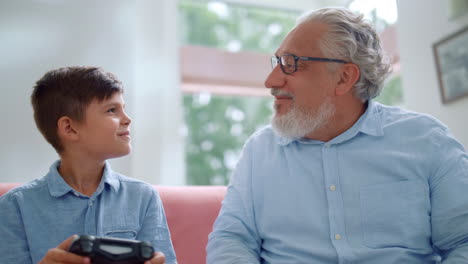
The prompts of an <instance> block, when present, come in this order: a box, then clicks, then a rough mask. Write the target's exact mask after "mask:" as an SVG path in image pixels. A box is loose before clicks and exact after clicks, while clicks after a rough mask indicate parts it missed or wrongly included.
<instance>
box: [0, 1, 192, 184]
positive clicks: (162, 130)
mask: <svg viewBox="0 0 468 264" xmlns="http://www.w3.org/2000/svg"><path fill="white" fill-rule="evenodd" d="M155 3H157V4H155ZM175 14H176V1H173V0H158V1H151V0H147V1H146V0H118V1H117V0H105V1H104V0H99V1H94V0H80V1H61V0H29V1H27V0H15V1H2V2H0V58H1V59H0V80H1V82H2V84H1V86H0V91H1V95H0V113H2V115H1V116H2V121H3V122H2V129H0V168H1V171H2V172H1V173H0V182H25V181H28V180H31V179H34V178H37V177H40V176H42V175H44V174H45V173H46V172H47V171H48V168H49V166H50V164H51V163H52V162H53V161H54V160H56V159H57V157H58V156H57V154H56V153H55V151H54V150H53V149H52V147H50V146H49V145H48V144H47V143H46V142H45V140H44V139H43V138H42V135H40V133H39V132H38V131H37V129H36V127H35V124H34V120H33V117H32V109H31V106H30V102H29V96H30V93H31V90H32V86H33V85H34V82H35V81H36V80H37V79H39V78H40V77H41V76H42V75H43V74H44V73H45V72H46V71H48V70H50V69H53V68H58V67H63V66H71V65H95V66H101V67H103V68H104V69H105V70H107V71H110V72H113V73H115V74H116V75H117V76H118V77H119V79H121V80H122V81H123V83H124V85H125V86H126V91H125V99H126V101H127V105H128V110H129V114H130V115H131V116H132V118H133V124H132V132H133V138H134V144H133V145H134V148H133V152H132V154H131V155H130V156H127V157H124V158H119V159H114V160H112V161H111V164H112V167H113V168H114V170H116V171H119V172H122V173H124V174H127V175H129V176H133V177H136V178H140V179H143V180H146V181H148V182H151V183H161V184H183V183H184V182H185V181H184V177H185V168H184V163H183V145H184V144H183V138H182V136H181V135H180V133H178V131H179V127H180V124H181V119H182V117H181V111H180V104H181V102H180V89H179V79H180V77H179V75H178V72H179V71H178V69H179V65H178V62H179V60H178V45H177V44H178V42H177V37H176V36H177V35H176V34H177V28H176V25H177V23H176V15H175ZM167 32H174V33H173V34H167ZM161 43H163V44H161ZM162 55H164V56H162ZM141 98H145V99H146V100H142V101H138V102H137V99H141ZM168 102H170V103H168ZM169 113H170V118H169V119H168V118H167V116H168V115H169ZM168 130H169V131H168Z"/></svg>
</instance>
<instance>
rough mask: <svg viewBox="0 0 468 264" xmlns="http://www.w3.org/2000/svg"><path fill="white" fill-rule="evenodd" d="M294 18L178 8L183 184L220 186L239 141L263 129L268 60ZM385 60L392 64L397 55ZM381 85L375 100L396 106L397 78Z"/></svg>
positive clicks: (186, 0) (190, 4) (225, 7)
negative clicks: (182, 123)
mask: <svg viewBox="0 0 468 264" xmlns="http://www.w3.org/2000/svg"><path fill="white" fill-rule="evenodd" d="M391 1H393V0H391ZM354 2H359V0H356V1H353V2H351V4H353V3H354ZM361 6H362V5H361ZM364 6H366V5H364ZM351 7H352V6H351ZM359 8H361V7H360V6H359V5H358V4H356V3H354V10H358V11H360V12H367V11H366V10H359ZM370 12H371V14H372V12H373V14H374V18H373V20H372V21H374V23H376V25H377V28H380V29H381V30H382V32H384V31H385V30H386V29H387V28H390V27H389V25H390V23H388V22H387V21H386V20H384V19H382V18H381V17H380V16H379V15H380V14H379V15H378V13H377V11H376V9H375V8H374V9H373V11H372V10H371V11H370ZM300 13H301V11H291V10H279V9H268V8H259V7H252V6H246V5H244V6H243V5H240V4H228V3H224V2H218V1H211V2H208V1H196V0H181V1H180V2H179V20H180V30H181V32H180V43H181V58H182V69H181V71H182V91H183V93H184V95H183V107H184V116H185V125H186V129H185V131H186V133H185V134H186V146H185V149H186V155H185V160H186V166H187V167H186V172H187V179H186V180H187V184H191V185H211V184H214V185H220V184H221V185H222V184H227V183H228V182H229V176H230V175H231V173H232V170H233V169H234V167H235V165H236V163H237V160H238V158H239V154H240V151H241V149H242V146H243V144H244V143H245V141H246V139H247V138H248V137H249V136H250V135H251V134H252V133H253V132H254V131H255V130H257V129H259V128H260V127H262V126H264V125H266V124H268V123H269V121H270V118H271V115H272V97H271V96H270V95H269V94H268V92H269V91H268V89H265V88H263V81H264V79H265V78H266V76H267V74H268V73H269V72H270V64H269V63H270V60H269V58H270V56H271V54H272V53H273V52H274V51H275V50H276V49H277V48H278V46H279V45H280V44H281V42H282V40H283V38H284V37H285V36H286V34H287V33H288V31H289V30H290V29H291V28H292V27H293V26H294V24H295V20H296V18H297V17H298V16H299V15H300ZM388 32H389V33H388ZM388 32H387V33H385V34H387V37H386V38H387V39H388V40H391V41H394V39H395V35H394V30H393V32H392V31H388ZM392 34H393V35H392ZM388 40H387V41H388ZM384 46H385V45H384ZM391 55H393V62H398V56H397V53H396V55H395V54H391ZM386 86H387V87H386V88H385V89H384V91H383V93H382V94H381V95H380V96H379V97H378V98H377V101H380V102H382V103H385V104H399V103H401V101H402V92H401V81H400V77H399V74H396V75H394V76H392V78H391V79H390V80H389V81H388V83H387V85H386Z"/></svg>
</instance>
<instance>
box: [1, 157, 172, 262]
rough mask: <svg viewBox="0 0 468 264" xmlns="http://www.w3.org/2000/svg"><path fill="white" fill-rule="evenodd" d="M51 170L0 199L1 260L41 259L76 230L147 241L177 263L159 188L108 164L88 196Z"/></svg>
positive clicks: (54, 170) (37, 260)
mask: <svg viewBox="0 0 468 264" xmlns="http://www.w3.org/2000/svg"><path fill="white" fill-rule="evenodd" d="M58 165H59V161H57V162H56V163H54V164H53V165H52V166H51V167H50V171H49V173H48V174H47V175H46V176H44V177H42V178H40V179H37V180H34V181H32V182H30V183H28V184H26V185H23V186H21V187H18V188H15V189H13V190H11V191H10V192H8V193H7V194H5V195H3V196H2V197H0V214H1V217H0V263H5V264H6V263H21V264H24V263H38V262H39V261H40V260H41V259H42V258H43V257H44V256H45V254H46V253H47V250H49V249H51V248H54V247H56V246H57V245H59V244H60V243H61V242H62V241H63V240H65V239H66V238H68V237H70V236H71V235H73V234H88V235H95V236H110V237H117V238H127V239H137V240H145V241H149V242H151V243H152V244H153V247H154V248H155V250H156V251H161V252H163V253H164V254H165V255H166V263H176V260H175V254H174V249H173V247H172V242H171V238H170V234H169V230H168V227H167V223H166V216H165V214H164V209H163V205H162V202H161V199H160V198H159V195H158V193H157V192H156V191H155V189H154V188H153V187H152V186H151V185H149V184H147V183H144V182H142V181H139V180H136V179H132V178H129V177H125V176H123V175H120V174H118V173H116V172H113V171H112V170H111V168H110V166H109V165H108V164H107V163H106V165H105V168H104V172H103V177H102V180H101V183H100V184H99V187H98V188H97V190H96V192H95V193H94V194H93V195H92V196H91V197H88V196H84V195H82V194H80V193H78V192H77V191H75V190H73V189H72V188H71V187H70V186H69V185H68V184H67V183H66V182H65V181H64V180H63V178H62V177H61V176H60V174H59V172H58V170H57V166H58Z"/></svg>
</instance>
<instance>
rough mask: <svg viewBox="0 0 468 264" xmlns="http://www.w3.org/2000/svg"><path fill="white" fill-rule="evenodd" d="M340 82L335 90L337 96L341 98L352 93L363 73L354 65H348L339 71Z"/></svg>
mask: <svg viewBox="0 0 468 264" xmlns="http://www.w3.org/2000/svg"><path fill="white" fill-rule="evenodd" d="M339 74H340V76H339V80H338V83H337V86H336V88H335V95H337V96H341V95H344V94H346V93H348V92H350V91H351V90H352V89H353V87H354V84H356V82H357V81H358V80H359V76H360V75H361V72H360V70H359V67H358V66H357V65H356V64H354V63H346V64H344V65H343V66H342V67H341V69H340V70H339Z"/></svg>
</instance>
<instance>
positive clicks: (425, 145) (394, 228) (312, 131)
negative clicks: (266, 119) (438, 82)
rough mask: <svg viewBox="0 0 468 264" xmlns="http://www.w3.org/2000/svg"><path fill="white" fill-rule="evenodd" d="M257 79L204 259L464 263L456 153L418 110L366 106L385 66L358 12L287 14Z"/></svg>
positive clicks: (466, 172) (461, 180) (464, 181)
mask: <svg viewBox="0 0 468 264" xmlns="http://www.w3.org/2000/svg"><path fill="white" fill-rule="evenodd" d="M272 66H273V70H272V72H271V73H270V75H269V76H268V77H267V79H266V81H265V86H266V87H267V88H269V89H271V94H272V95H273V96H274V97H275V102H274V108H275V115H274V117H273V120H272V126H271V127H267V128H265V129H263V130H260V131H258V132H257V133H255V134H254V135H253V136H252V137H251V138H250V139H249V140H248V142H247V143H246V145H245V147H244V149H243V153H242V156H241V158H240V160H239V163H238V165H237V168H236V170H235V172H234V174H233V176H232V178H231V183H230V185H229V188H228V192H227V195H226V197H225V199H224V202H223V206H222V209H221V212H220V214H219V216H218V219H217V220H216V223H215V225H214V230H213V232H212V233H211V234H210V237H209V243H208V246H207V252H208V263H213V264H224V263H242V264H246V263H278V264H288V263H322V264H323V263H359V264H366V263H369V264H375V263H379V264H386V263H411V264H416V263H425V264H426V263H434V262H438V261H442V262H443V263H468V195H467V192H468V157H467V154H466V152H465V150H464V147H463V146H462V145H461V144H460V143H459V142H458V141H457V140H456V139H455V138H453V136H452V135H451V134H450V133H449V131H448V129H447V127H445V126H444V125H443V124H441V123H440V122H439V121H437V120H436V119H434V118H433V117H430V116H428V115H423V114H418V113H414V112H409V111H405V110H402V109H399V108H395V107H388V106H384V105H381V104H379V103H376V102H374V101H372V99H373V98H374V97H375V96H377V95H378V94H379V92H380V90H381V89H382V85H383V82H384V80H385V77H386V76H387V75H388V73H389V65H388V64H387V63H386V61H385V59H384V56H383V54H382V49H381V46H380V41H379V39H378V36H377V34H376V32H375V30H374V28H373V27H372V26H371V25H370V24H369V23H368V22H366V21H365V20H363V18H362V16H361V15H356V14H354V13H352V12H350V11H348V10H346V9H338V8H325V9H321V10H318V11H315V12H311V13H308V14H306V15H304V16H303V17H301V18H300V19H299V20H298V24H297V25H296V27H294V28H293V29H292V31H291V32H289V34H288V35H287V36H286V38H285V39H284V41H283V43H282V44H281V46H280V47H279V49H278V50H277V51H276V53H275V56H273V57H272Z"/></svg>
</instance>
